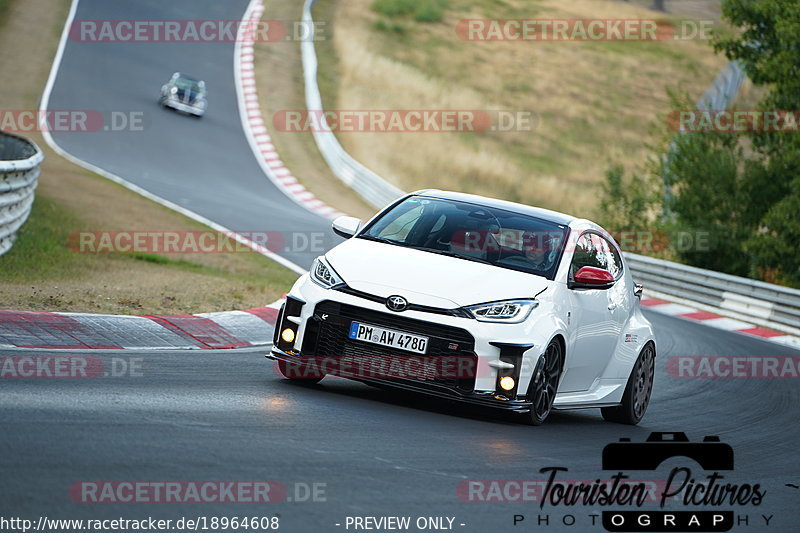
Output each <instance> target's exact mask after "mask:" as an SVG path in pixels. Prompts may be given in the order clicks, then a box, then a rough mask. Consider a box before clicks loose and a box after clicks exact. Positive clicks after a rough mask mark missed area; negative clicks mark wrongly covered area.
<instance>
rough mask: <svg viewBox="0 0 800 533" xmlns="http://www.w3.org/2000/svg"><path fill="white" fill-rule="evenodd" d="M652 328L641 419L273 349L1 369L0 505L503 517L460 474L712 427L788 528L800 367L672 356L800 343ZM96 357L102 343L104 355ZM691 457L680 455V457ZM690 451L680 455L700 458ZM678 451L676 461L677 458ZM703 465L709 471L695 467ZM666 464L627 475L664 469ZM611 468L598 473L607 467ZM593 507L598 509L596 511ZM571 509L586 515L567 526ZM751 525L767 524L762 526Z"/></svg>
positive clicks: (559, 461) (57, 510)
mask: <svg viewBox="0 0 800 533" xmlns="http://www.w3.org/2000/svg"><path fill="white" fill-rule="evenodd" d="M647 314H648V317H649V318H650V319H651V320H653V322H654V324H655V326H656V329H657V331H658V335H659V342H660V353H659V355H658V361H659V362H658V366H657V374H656V390H655V394H654V397H653V400H652V403H651V405H650V409H649V411H648V413H647V416H646V418H645V420H644V421H643V422H642V424H641V425H640V426H638V427H629V426H622V425H617V424H611V423H608V422H604V421H602V419H601V418H600V415H599V412H598V411H597V410H588V411H559V412H556V413H554V414H553V415H552V417H551V419H549V420H548V421H547V423H546V424H545V425H544V426H542V427H539V428H535V427H529V426H525V425H521V424H518V423H516V422H515V421H514V419H513V417H512V415H502V414H500V415H498V414H496V413H495V412H493V411H484V410H481V411H477V412H472V411H471V410H470V409H469V408H466V407H464V406H459V405H453V404H450V403H448V402H445V401H439V400H432V399H427V398H425V397H418V396H413V395H408V394H403V393H393V392H388V391H382V390H378V389H373V388H371V387H368V386H366V385H362V384H359V383H356V382H351V381H347V380H343V379H338V378H330V377H328V378H325V380H323V381H322V382H321V383H320V384H319V385H317V386H310V387H309V386H301V385H296V384H292V383H289V382H286V381H283V380H282V379H281V378H279V377H277V376H276V375H275V373H274V371H273V369H272V363H271V362H268V361H267V360H265V359H264V358H263V356H262V355H263V350H253V349H246V350H236V351H214V352H202V353H201V352H197V351H196V352H192V353H138V354H137V353H133V354H132V353H131V352H129V351H126V352H125V353H124V354H120V352H116V353H112V352H105V353H103V354H101V355H99V357H102V358H103V359H104V360H105V361H106V365H107V366H106V368H110V359H111V358H112V357H122V358H124V359H125V358H129V357H139V358H141V362H140V363H141V374H142V376H141V377H120V378H111V377H105V378H103V377H101V378H96V379H61V380H57V379H51V380H41V379H40V380H34V379H27V380H3V383H2V384H0V386H1V387H2V394H0V411H1V412H2V418H3V432H2V436H0V449H2V450H3V453H2V455H0V469H1V470H2V472H3V473H4V476H3V479H4V483H3V484H2V485H1V486H0V507H2V508H3V509H4V513H3V514H5V515H8V514H9V512H10V511H12V510H13V514H14V515H16V516H26V517H29V518H32V519H34V520H35V518H36V517H37V516H39V515H46V516H49V517H51V518H52V517H59V518H103V517H105V518H113V517H120V516H121V517H124V518H129V519H130V518H137V517H139V516H147V515H151V516H154V517H157V518H178V517H180V516H196V515H205V516H212V515H217V516H234V515H239V516H242V515H244V514H247V515H253V514H258V515H263V514H265V513H266V514H270V515H271V514H273V513H278V514H280V515H281V518H282V520H283V522H282V528H281V529H282V530H285V531H338V530H342V528H339V527H336V526H335V525H334V524H336V523H343V522H342V520H344V517H345V516H346V515H383V514H387V515H404V514H408V515H412V516H419V515H434V516H439V515H451V516H453V515H454V516H456V517H457V522H463V523H465V524H467V526H466V527H463V528H461V527H458V528H456V529H458V530H462V531H487V530H497V529H503V528H510V527H511V524H510V521H511V519H512V516H513V514H525V515H526V516H527V517H528V519H530V520H531V522H528V524H529V527H528V528H527V529H526V530H531V529H533V523H532V522H533V521H534V520H535V517H536V515H537V514H538V513H539V509H538V507H537V505H536V504H535V503H468V502H462V501H460V500H459V499H458V498H457V496H456V487H457V484H458V483H459V482H460V481H463V480H466V479H478V480H486V479H512V480H513V479H530V480H542V479H544V475H543V474H540V473H539V472H538V470H539V468H542V467H547V466H563V467H566V468H569V473H568V474H567V473H565V474H564V475H563V476H562V477H561V479H589V480H593V479H596V478H600V477H603V476H604V475H608V474H607V473H606V474H604V473H603V471H602V469H601V451H602V447H603V446H604V445H605V444H607V443H610V442H614V441H616V440H617V439H618V438H620V437H631V438H632V439H633V441H640V440H644V439H645V438H646V436H647V435H648V433H649V432H650V431H685V432H687V434H688V435H689V437H690V438H691V439H692V440H693V441H696V440H700V439H702V437H703V436H705V435H719V436H720V437H721V438H722V440H723V441H724V442H728V443H729V444H731V445H732V446H733V448H734V451H735V454H736V457H735V460H736V469H735V471H734V472H733V473H730V474H729V473H727V472H726V473H725V474H726V478H727V480H733V481H736V482H739V483H746V482H749V483H760V484H761V485H762V486H764V487H766V490H767V495H766V497H765V500H764V503H762V504H761V505H760V506H759V507H752V506H750V507H748V508H745V509H737V513H738V514H748V515H749V516H750V518H749V520H750V523H751V526H756V525H758V522H756V520H759V521H760V520H761V519H760V518H758V516H759V514H765V515H767V516H768V515H770V514H772V515H774V518H773V520H772V522H771V527H770V528H769V530H771V531H792V530H793V529H792V528H793V527H794V524H795V523H796V519H797V504H798V499H800V491H798V490H797V489H794V488H791V487H787V486H786V484H795V485H798V484H800V483H798V482H800V468H799V467H798V465H797V461H796V458H797V446H798V443H797V441H798V436H800V431H798V426H797V404H798V401H799V400H800V397H799V396H800V394H798V388H797V380H796V379H778V380H775V379H760V380H759V379H730V380H724V379H717V380H708V379H678V378H673V377H669V376H668V375H667V374H666V372H665V370H664V365H665V362H666V360H667V359H668V358H669V357H672V356H676V355H748V356H766V355H773V356H774V355H795V356H796V355H798V353H799V352H798V351H796V350H793V349H791V348H788V347H783V346H779V345H775V344H772V343H768V342H764V341H761V340H759V339H754V338H748V337H745V336H743V335H740V334H736V333H728V332H721V331H716V330H712V329H711V328H707V327H705V326H702V325H699V324H694V323H691V322H687V321H684V320H680V319H677V318H673V317H669V316H664V315H658V314H656V313H652V312H647ZM92 355H97V354H95V353H94V352H93V353H92ZM681 464H685V463H681ZM692 465H693V464H692V463H689V465H688V466H692ZM668 466H670V467H672V466H676V463H674V462H671V463H669V464H668ZM694 471H695V475H696V476H699V477H701V476H703V475H704V474H703V473H702V471H701V470H700V468H699V467H698V466H696V465H694ZM667 472H668V470H667V468H666V467H663V468H661V469H659V470H658V471H656V472H629V474H632V478H633V479H664V478H665V477H666V475H667ZM604 479H605V478H604ZM83 480H117V481H122V480H151V481H156V480H158V481H166V480H198V481H199V480H276V481H280V482H281V483H284V484H285V485H287V486H288V487H290V495H291V491H292V490H291V487H292V486H293V485H292V484H293V483H295V482H301V483H325V484H327V485H326V498H327V501H326V502H318V503H296V502H291V503H290V502H284V503H277V504H271V505H270V504H268V505H261V506H256V505H252V504H237V505H231V504H228V505H227V506H223V505H216V504H170V505H166V504H159V505H156V504H137V505H128V504H103V505H96V504H95V505H93V504H78V503H74V502H72V501H71V500H70V499H69V497H68V495H67V490H68V487H69V486H70V484H72V483H74V482H76V481H83ZM598 510H599V509H598ZM565 513H572V514H574V515H575V516H576V518H577V519H578V525H579V526H581V527H573V528H567V527H565V526H561V525H560V524H558V523H553V522H554V521H556V520H559V519H560V518H558V517H560V516H561V515H562V514H565ZM550 514H551V515H552V517H553V518H551V528H548V529H547V530H550V529H553V530H564V531H596V530H599V528H591V527H589V523H588V520H589V518H588V514H590V509H586V508H582V507H580V508H573V509H571V510H567V509H556V510H553V509H551V511H550ZM751 530H753V531H758V530H760V529H758V528H753V529H751Z"/></svg>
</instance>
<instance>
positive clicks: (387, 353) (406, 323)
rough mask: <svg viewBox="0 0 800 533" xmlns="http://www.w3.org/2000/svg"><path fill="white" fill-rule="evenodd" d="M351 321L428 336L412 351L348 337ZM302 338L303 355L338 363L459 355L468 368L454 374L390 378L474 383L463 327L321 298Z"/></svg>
mask: <svg viewBox="0 0 800 533" xmlns="http://www.w3.org/2000/svg"><path fill="white" fill-rule="evenodd" d="M324 315H327V316H326V318H325V319H324V320H323V319H322V318H321V317H322V316H324ZM353 321H358V322H366V323H368V324H372V325H375V326H381V327H385V328H390V329H394V330H398V331H402V332H405V333H413V334H417V335H424V336H426V337H428V338H429V343H428V348H427V352H426V353H425V354H424V355H421V354H414V353H413V352H408V351H405V350H400V349H397V348H391V347H387V346H380V345H377V344H372V343H366V342H363V341H356V340H353V339H350V338H349V337H348V333H349V331H350V323H351V322H353ZM304 339H305V340H304V341H303V346H302V350H301V352H302V354H303V355H304V356H316V357H330V358H337V359H338V360H339V361H340V362H341V363H345V362H347V361H348V360H349V359H356V358H368V357H386V358H393V357H394V358H402V357H413V356H415V355H418V357H424V358H426V360H432V359H433V358H437V357H448V358H454V359H455V358H458V359H459V360H461V359H462V358H463V359H466V361H462V364H463V366H462V367H461V368H469V369H472V371H470V372H466V373H465V372H459V375H458V376H452V377H451V376H447V377H437V376H436V374H435V373H433V374H428V375H426V374H425V373H424V372H423V373H420V374H415V377H417V376H418V379H413V380H411V379H400V378H391V379H392V380H395V379H396V380H397V381H411V382H413V383H414V384H415V385H419V384H420V383H427V384H431V385H438V386H446V387H450V388H456V389H459V390H470V391H471V390H472V389H474V386H475V376H474V369H475V368H476V366H477V356H476V355H475V352H474V349H475V339H474V338H473V337H472V335H471V334H470V333H469V332H468V331H467V330H464V329H461V328H456V327H453V326H446V325H442V324H435V323H431V322H425V321H423V320H416V319H412V318H406V317H402V316H398V315H397V314H394V313H392V314H390V313H382V312H380V311H373V310H370V309H363V308H361V307H356V306H352V305H347V304H340V303H338V302H332V301H329V300H325V301H323V302H320V303H319V304H317V306H316V308H315V309H314V316H313V317H312V318H311V319H310V320H309V322H308V324H307V326H306V333H305V336H304ZM460 374H466V375H460Z"/></svg>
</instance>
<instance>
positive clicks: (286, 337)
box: [281, 328, 513, 381]
mask: <svg viewBox="0 0 800 533" xmlns="http://www.w3.org/2000/svg"><path fill="white" fill-rule="evenodd" d="M281 339H283V341H284V342H288V343H290V344H291V343H293V342H294V330H293V329H292V328H286V329H285V330H283V331H281ZM512 381H513V380H512Z"/></svg>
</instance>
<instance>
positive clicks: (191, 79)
mask: <svg viewBox="0 0 800 533" xmlns="http://www.w3.org/2000/svg"><path fill="white" fill-rule="evenodd" d="M178 77H179V78H181V79H184V80H188V81H196V82H200V81H203V80H198V79H197V78H195V77H194V76H189V75H188V74H184V73H183V72H178Z"/></svg>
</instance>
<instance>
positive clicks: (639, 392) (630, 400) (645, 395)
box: [600, 342, 656, 426]
mask: <svg viewBox="0 0 800 533" xmlns="http://www.w3.org/2000/svg"><path fill="white" fill-rule="evenodd" d="M655 368H656V349H655V346H653V344H652V343H650V342H648V343H647V345H646V346H645V347H644V348H643V349H642V353H640V354H639V358H638V359H637V360H636V364H635V365H633V370H632V371H631V375H630V377H629V378H628V384H627V385H626V386H625V392H624V393H622V403H621V404H620V405H618V406H615V407H603V408H602V409H600V412H601V413H602V414H603V418H604V419H606V420H608V421H609V422H617V423H619V424H630V425H634V426H635V425H636V424H638V423H639V422H640V421H641V420H642V418H644V414H645V412H647V406H648V405H649V404H650V396H651V394H652V392H653V378H654V376H655Z"/></svg>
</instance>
